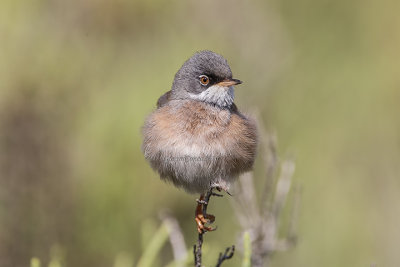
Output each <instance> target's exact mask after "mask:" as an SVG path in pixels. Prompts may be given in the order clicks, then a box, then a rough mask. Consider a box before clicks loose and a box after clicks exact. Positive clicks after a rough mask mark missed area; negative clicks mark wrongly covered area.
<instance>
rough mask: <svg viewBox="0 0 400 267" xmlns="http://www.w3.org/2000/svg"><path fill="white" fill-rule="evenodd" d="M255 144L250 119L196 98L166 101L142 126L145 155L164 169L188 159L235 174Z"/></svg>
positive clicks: (247, 160) (250, 157)
mask: <svg viewBox="0 0 400 267" xmlns="http://www.w3.org/2000/svg"><path fill="white" fill-rule="evenodd" d="M256 144H257V134H256V128H255V124H254V123H253V122H252V121H250V120H248V119H247V118H245V117H244V116H242V115H240V114H237V113H232V112H231V111H229V110H226V109H220V108H218V107H214V106H212V105H209V104H206V103H202V102H198V101H191V100H176V101H170V102H169V103H168V104H167V105H165V106H163V107H161V108H159V109H157V110H156V111H155V112H153V113H152V114H151V115H150V117H149V118H148V119H147V121H146V123H145V126H144V143H143V150H144V153H145V156H146V158H147V159H148V160H150V162H151V161H153V162H155V163H157V164H153V165H160V166H161V165H162V166H165V165H168V168H174V165H173V164H172V163H171V162H174V161H179V160H181V159H182V160H185V159H186V160H187V159H189V161H190V160H191V161H192V164H193V165H196V164H197V165H199V166H200V165H201V166H214V167H210V168H211V169H210V171H214V170H212V169H215V168H219V169H223V170H222V171H223V172H224V173H225V172H226V173H227V174H229V173H236V172H239V169H241V170H247V169H249V168H250V167H251V165H252V164H253V162H254V157H255V150H256ZM156 161H157V162H156ZM160 161H161V162H162V164H159V163H160ZM224 166H229V168H228V167H224Z"/></svg>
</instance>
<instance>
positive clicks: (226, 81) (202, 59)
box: [171, 50, 242, 108]
mask: <svg viewBox="0 0 400 267" xmlns="http://www.w3.org/2000/svg"><path fill="white" fill-rule="evenodd" d="M241 83H242V82H241V81H240V80H237V79H233V78H232V71H231V69H230V67H229V65H228V62H227V61H226V59H225V58H223V57H222V56H221V55H218V54H216V53H214V52H212V51H207V50H205V51H200V52H197V53H195V54H194V55H193V56H192V57H191V58H189V59H188V60H187V61H186V62H185V63H184V64H183V65H182V67H181V68H180V69H179V70H178V72H177V73H176V74H175V79H174V82H173V84H172V89H171V98H172V99H191V100H196V101H202V102H206V103H209V104H213V105H217V106H220V107H223V108H224V107H228V108H229V107H230V106H231V105H232V104H233V100H234V91H233V86H234V85H236V84H241Z"/></svg>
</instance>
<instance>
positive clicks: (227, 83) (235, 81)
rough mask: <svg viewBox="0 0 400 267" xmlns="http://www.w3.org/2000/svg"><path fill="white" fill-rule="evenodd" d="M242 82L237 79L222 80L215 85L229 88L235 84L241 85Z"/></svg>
mask: <svg viewBox="0 0 400 267" xmlns="http://www.w3.org/2000/svg"><path fill="white" fill-rule="evenodd" d="M241 83H242V81H241V80H238V79H226V80H223V81H222V82H219V83H217V85H219V86H222V87H229V86H233V85H237V84H241Z"/></svg>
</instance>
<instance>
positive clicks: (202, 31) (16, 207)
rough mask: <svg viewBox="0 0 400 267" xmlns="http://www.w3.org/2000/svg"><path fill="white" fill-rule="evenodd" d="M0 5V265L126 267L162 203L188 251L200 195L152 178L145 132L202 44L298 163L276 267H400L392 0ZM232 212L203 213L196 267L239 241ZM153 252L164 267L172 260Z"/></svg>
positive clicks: (242, 102)
mask: <svg viewBox="0 0 400 267" xmlns="http://www.w3.org/2000/svg"><path fill="white" fill-rule="evenodd" d="M0 6H1V8H0V56H1V60H0V152H1V153H0V266H4V267H8V266H28V265H29V263H30V259H31V258H32V257H33V256H34V257H38V258H39V259H41V261H42V263H46V266H47V263H49V262H52V260H54V257H60V258H56V260H55V261H57V262H59V264H61V266H64V264H65V266H98V267H102V266H112V265H113V264H114V262H115V258H116V257H117V255H121V254H120V253H123V251H126V252H127V253H128V255H129V256H127V257H125V256H120V257H123V259H120V261H122V262H124V261H125V262H128V263H129V262H130V261H129V259H132V261H133V259H139V258H140V255H142V254H143V253H144V251H143V249H142V246H141V245H142V240H141V237H142V234H141V229H142V228H141V225H142V223H143V222H145V221H146V219H147V218H156V217H157V214H158V212H159V210H161V209H166V208H168V209H169V210H170V211H171V213H172V214H173V215H174V216H175V217H177V218H178V220H179V222H180V224H181V226H182V227H183V230H184V233H185V238H186V242H187V244H193V243H194V242H195V239H196V231H195V225H194V222H193V218H192V215H193V212H194V211H193V209H194V206H195V202H194V199H195V196H190V195H187V194H186V193H184V192H182V191H179V190H176V189H175V188H173V187H172V186H170V185H167V184H165V183H163V182H160V181H159V179H158V178H157V175H156V174H155V173H154V172H152V171H151V169H150V167H149V166H148V164H146V162H145V160H144V158H143V156H142V154H141V151H140V144H141V134H140V127H141V125H142V123H143V121H144V118H145V116H146V115H147V114H148V113H149V112H151V110H152V109H153V108H154V106H155V102H156V100H157V98H158V97H159V96H160V95H161V94H162V93H164V92H165V91H167V90H169V88H170V85H171V82H172V79H173V75H174V74H175V72H176V71H177V69H178V68H179V67H180V65H181V64H182V63H183V61H184V60H185V59H187V58H188V57H189V56H190V55H192V54H193V53H194V52H195V51H196V50H201V49H211V50H214V51H216V52H219V53H221V54H223V55H224V56H225V57H226V58H227V59H228V61H229V62H230V65H231V68H232V70H233V72H234V75H235V76H236V77H238V78H240V79H242V80H244V81H245V83H244V84H243V85H241V86H240V87H237V90H236V99H237V100H236V102H237V103H238V106H239V107H240V108H241V109H242V110H244V111H250V110H251V109H252V108H256V109H258V110H259V111H260V112H261V113H262V117H263V118H264V122H265V123H266V125H267V126H268V127H269V128H271V129H276V132H277V136H278V140H279V142H280V144H279V150H280V152H281V153H283V154H284V153H291V154H294V155H295V156H296V165H297V166H298V168H297V171H296V180H297V182H299V183H301V184H302V187H303V189H304V190H303V201H302V211H301V214H300V220H299V242H298V245H297V247H296V248H295V249H294V250H293V251H291V252H288V253H282V254H276V255H275V256H274V258H273V259H272V262H271V265H272V266H327V267H329V266H368V265H370V264H371V263H378V264H379V265H381V266H398V265H399V264H400V255H399V253H398V252H397V244H398V242H399V240H400V230H399V227H398V225H399V223H400V210H399V209H400V205H399V204H398V203H400V179H399V178H400V177H399V173H400V165H399V162H400V141H399V140H400V121H399V119H398V114H399V113H400V104H399V99H400V90H399V86H400V78H399V77H400V75H399V70H400V66H399V65H400V63H399V62H400V60H399V53H398V47H400V32H399V30H398V29H399V26H400V18H399V16H398V15H397V11H398V10H399V9H398V8H399V7H400V2H396V1H391V0H383V1H379V2H378V1H372V0H367V1H359V0H351V1H344V0H336V1H333V0H323V1H320V0H305V1H294V0H283V1H275V0H270V1H261V0H253V1H246V2H243V1H238V0H233V1H228V0H222V1H211V0H205V1H201V2H199V1H192V0H190V1H178V0H173V1H160V0H151V1H144V0H141V1H128V0H116V1H106V0H96V1H88V0H84V1H78V0H70V1H61V0H28V1H14V0H2V1H1V4H0ZM260 164H262V163H261V162H257V164H256V165H257V166H258V167H259V165H260ZM257 166H256V172H257V169H258V167H257ZM228 206H229V202H228V200H226V199H222V200H221V201H218V203H215V206H212V207H210V208H211V209H214V210H212V213H213V214H216V215H218V217H217V222H218V225H219V226H220V228H219V229H218V231H217V232H215V234H214V235H210V236H209V237H208V238H209V239H208V241H207V242H208V245H209V247H208V251H209V253H210V256H209V257H208V258H209V259H210V262H206V263H205V264H206V265H207V264H210V263H212V261H211V260H212V259H215V258H217V253H218V251H220V248H223V247H225V246H226V244H230V243H234V242H235V239H236V236H235V235H234V234H232V233H235V232H236V231H237V230H238V225H237V223H232V222H234V216H233V212H232V210H231V209H230V208H227V207H228ZM213 253H215V254H214V255H212V254H213ZM124 257H125V258H124ZM158 260H159V264H166V263H168V262H170V261H171V260H172V258H171V253H170V251H168V249H167V248H165V249H162V250H161V251H160V256H159V258H158ZM135 263H136V262H135ZM32 264H34V265H35V266H36V265H37V264H40V263H38V262H36V261H35V262H33V263H32ZM230 264H232V265H233V266H240V264H241V258H240V257H234V259H232V261H231V262H230Z"/></svg>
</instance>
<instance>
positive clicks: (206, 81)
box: [199, 75, 210, 85]
mask: <svg viewBox="0 0 400 267" xmlns="http://www.w3.org/2000/svg"><path fill="white" fill-rule="evenodd" d="M199 79H200V83H201V84H202V85H207V84H209V83H210V79H209V78H208V77H207V76H206V75H200V77H199Z"/></svg>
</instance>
